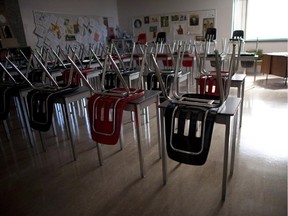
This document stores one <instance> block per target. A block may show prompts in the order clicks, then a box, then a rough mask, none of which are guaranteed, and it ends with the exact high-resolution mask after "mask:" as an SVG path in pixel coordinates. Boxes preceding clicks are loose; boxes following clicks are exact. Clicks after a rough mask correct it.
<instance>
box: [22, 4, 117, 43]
mask: <svg viewBox="0 0 288 216" xmlns="http://www.w3.org/2000/svg"><path fill="white" fill-rule="evenodd" d="M18 1H19V7H20V12H21V16H22V22H23V26H24V31H25V36H26V41H27V45H28V46H31V47H32V48H35V47H36V43H37V37H36V35H34V34H33V31H34V28H35V25H34V17H33V10H36V11H44V12H52V13H60V14H74V15H89V16H90V15H92V16H105V17H113V18H114V22H115V25H116V24H117V23H118V12H117V0H105V1H103V0H85V1H79V0H61V1H59V0H46V1H44V0H18Z"/></svg>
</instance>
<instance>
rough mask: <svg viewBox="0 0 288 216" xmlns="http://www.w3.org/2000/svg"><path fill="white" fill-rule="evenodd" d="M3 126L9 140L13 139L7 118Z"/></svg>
mask: <svg viewBox="0 0 288 216" xmlns="http://www.w3.org/2000/svg"><path fill="white" fill-rule="evenodd" d="M3 127H4V130H5V133H6V137H7V140H8V141H9V140H11V135H10V131H9V127H8V124H7V120H3Z"/></svg>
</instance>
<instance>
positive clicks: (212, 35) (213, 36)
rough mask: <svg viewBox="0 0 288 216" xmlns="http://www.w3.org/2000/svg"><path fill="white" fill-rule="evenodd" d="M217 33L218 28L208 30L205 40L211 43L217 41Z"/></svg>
mask: <svg viewBox="0 0 288 216" xmlns="http://www.w3.org/2000/svg"><path fill="white" fill-rule="evenodd" d="M216 32H217V30H216V28H208V29H207V30H206V33H205V40H206V41H210V42H211V41H214V40H216Z"/></svg>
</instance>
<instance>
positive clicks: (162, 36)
mask: <svg viewBox="0 0 288 216" xmlns="http://www.w3.org/2000/svg"><path fill="white" fill-rule="evenodd" d="M155 42H156V43H161V42H162V43H166V32H158V34H157V37H156V41H155Z"/></svg>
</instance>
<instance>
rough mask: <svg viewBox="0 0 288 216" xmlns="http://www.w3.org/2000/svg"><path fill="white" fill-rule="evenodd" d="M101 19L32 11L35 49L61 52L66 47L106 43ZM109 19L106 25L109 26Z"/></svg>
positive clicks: (105, 31) (104, 28) (104, 27)
mask: <svg viewBox="0 0 288 216" xmlns="http://www.w3.org/2000/svg"><path fill="white" fill-rule="evenodd" d="M104 20H105V19H103V17H88V16H77V15H76V16H75V15H69V14H54V13H48V12H37V11H34V22H35V30H34V34H35V35H36V36H37V39H38V42H37V44H36V45H37V47H39V48H42V47H43V46H45V47H46V48H48V49H49V48H51V49H54V50H56V49H57V48H58V47H61V48H62V49H63V50H64V49H66V48H67V45H71V46H72V45H73V46H74V45H75V46H76V45H84V46H85V47H89V45H91V44H96V43H99V42H100V43H106V38H107V27H106V26H105V25H104V23H103V21H104ZM108 22H109V18H108V19H107V25H108V26H109V23H108Z"/></svg>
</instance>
